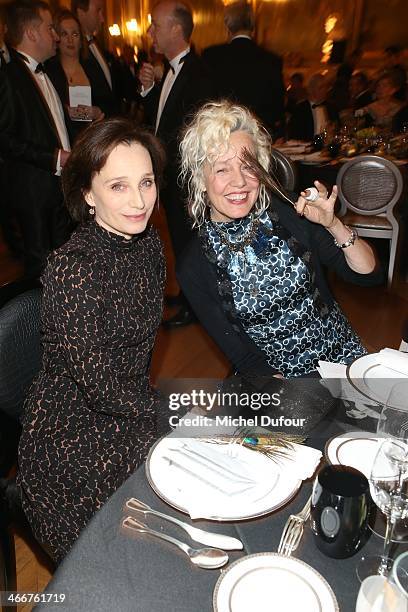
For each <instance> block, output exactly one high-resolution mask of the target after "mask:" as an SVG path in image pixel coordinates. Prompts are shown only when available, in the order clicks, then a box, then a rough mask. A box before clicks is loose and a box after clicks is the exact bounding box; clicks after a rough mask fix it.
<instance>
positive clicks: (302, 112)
mask: <svg viewBox="0 0 408 612" xmlns="http://www.w3.org/2000/svg"><path fill="white" fill-rule="evenodd" d="M307 93H308V99H307V100H303V101H302V102H299V103H298V104H296V105H295V106H294V107H293V109H292V112H291V115H290V117H289V120H288V126H287V133H288V138H290V139H291V138H293V139H296V140H306V141H308V140H313V137H314V136H315V135H316V134H321V133H322V132H323V131H324V130H325V129H326V128H327V127H328V124H329V122H337V121H338V115H337V112H336V110H335V109H334V108H333V106H332V105H331V104H329V103H328V102H327V101H326V98H327V94H328V83H327V79H326V77H325V76H324V75H322V74H320V73H317V74H314V75H313V76H312V77H311V78H310V80H309V82H308V85H307Z"/></svg>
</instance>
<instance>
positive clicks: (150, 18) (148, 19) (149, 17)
mask: <svg viewBox="0 0 408 612" xmlns="http://www.w3.org/2000/svg"><path fill="white" fill-rule="evenodd" d="M147 23H148V24H149V26H150V25H152V16H151V14H150V13H149V14H148V16H147Z"/></svg>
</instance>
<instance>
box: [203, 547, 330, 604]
mask: <svg viewBox="0 0 408 612" xmlns="http://www.w3.org/2000/svg"><path fill="white" fill-rule="evenodd" d="M213 606H214V611H215V612H248V611H249V610H276V611H277V612H278V611H279V612H295V611H298V610H299V611H300V610H301V611H302V612H338V610H339V606H338V603H337V600H336V597H335V595H334V593H333V591H332V589H331V588H330V586H329V585H328V583H327V582H326V580H325V579H324V578H323V576H321V574H319V573H318V572H316V570H314V569H313V568H312V567H310V565H307V564H306V563H304V562H303V561H300V560H299V559H295V558H293V557H283V556H281V555H278V554H276V553H259V554H255V555H249V556H248V557H244V558H243V559H239V560H238V561H235V563H233V564H232V565H231V566H230V567H229V568H228V569H227V570H225V571H223V572H222V573H221V576H220V578H219V579H218V581H217V584H216V585H215V590H214V595H213Z"/></svg>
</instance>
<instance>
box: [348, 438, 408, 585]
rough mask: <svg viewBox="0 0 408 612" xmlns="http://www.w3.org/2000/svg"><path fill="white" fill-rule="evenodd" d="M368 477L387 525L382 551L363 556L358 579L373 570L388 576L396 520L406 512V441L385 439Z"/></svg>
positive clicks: (375, 500) (407, 502)
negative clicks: (379, 553)
mask: <svg viewBox="0 0 408 612" xmlns="http://www.w3.org/2000/svg"><path fill="white" fill-rule="evenodd" d="M369 480H370V492H371V497H372V498H373V501H374V503H375V504H376V506H377V507H378V508H379V509H380V510H381V512H383V513H384V514H385V516H386V518H387V527H386V531H385V538H384V547H383V552H382V555H381V556H374V555H373V556H371V557H370V556H369V557H365V558H363V559H362V560H361V561H360V563H359V564H358V567H357V576H358V577H359V579H360V580H361V581H363V580H364V579H365V578H367V577H368V576H371V575H374V574H379V575H381V576H388V573H389V571H390V569H391V559H390V558H389V557H388V555H389V550H390V546H391V541H392V534H393V531H394V527H395V524H396V522H397V521H398V520H401V519H405V517H407V516H408V444H407V443H405V442H402V441H400V440H392V439H388V440H384V441H383V442H382V444H381V446H380V448H379V450H378V452H377V455H376V457H375V460H374V464H373V467H372V469H371V475H370V479H369Z"/></svg>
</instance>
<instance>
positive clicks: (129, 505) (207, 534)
mask: <svg viewBox="0 0 408 612" xmlns="http://www.w3.org/2000/svg"><path fill="white" fill-rule="evenodd" d="M125 506H126V509H127V510H128V511H130V513H132V512H140V513H141V514H144V515H145V516H146V515H148V514H151V515H152V516H157V517H159V518H161V519H164V520H165V521H169V522H170V523H174V524H175V525H178V526H179V527H181V529H184V531H186V532H187V533H188V535H189V536H190V538H192V539H193V540H195V541H196V542H200V543H201V544H207V545H208V546H214V547H215V548H223V549H225V550H242V548H243V544H242V542H241V541H240V540H238V539H237V538H233V537H231V536H226V535H222V534H221V533H212V532H211V531H204V530H203V529H198V527H193V525H189V524H188V523H185V522H184V521H180V519H177V518H175V517H174V516H170V515H168V514H164V513H163V512H159V511H158V510H153V508H151V507H150V506H148V505H147V504H145V503H143V502H141V501H140V500H139V499H136V498H135V497H132V498H131V499H128V500H127V502H126V504H125Z"/></svg>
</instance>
